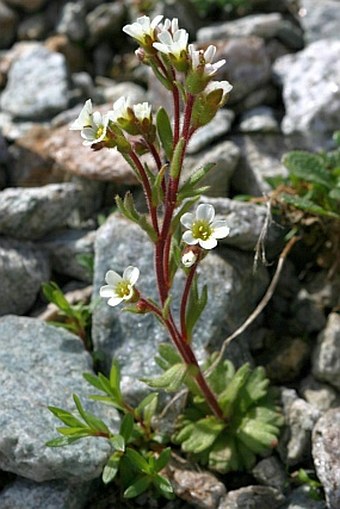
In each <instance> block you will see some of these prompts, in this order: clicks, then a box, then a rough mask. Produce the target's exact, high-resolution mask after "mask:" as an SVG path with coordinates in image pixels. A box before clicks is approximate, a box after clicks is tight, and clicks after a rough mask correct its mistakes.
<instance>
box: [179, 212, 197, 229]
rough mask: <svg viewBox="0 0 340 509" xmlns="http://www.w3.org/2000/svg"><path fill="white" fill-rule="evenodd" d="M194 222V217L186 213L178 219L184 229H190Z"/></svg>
mask: <svg viewBox="0 0 340 509" xmlns="http://www.w3.org/2000/svg"><path fill="white" fill-rule="evenodd" d="M194 220H195V218H194V215H193V214H192V213H191V212H186V213H185V214H183V216H181V218H180V221H181V224H182V225H183V226H184V227H185V228H191V226H192V223H193V222H194Z"/></svg>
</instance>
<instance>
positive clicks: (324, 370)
mask: <svg viewBox="0 0 340 509" xmlns="http://www.w3.org/2000/svg"><path fill="white" fill-rule="evenodd" d="M312 372H313V375H314V376H315V378H316V379H317V380H321V381H323V382H328V383H330V384H331V385H333V386H334V387H335V388H336V389H340V315H338V314H337V313H331V314H330V315H329V316H328V320H327V324H326V327H325V329H324V330H323V332H321V333H320V334H319V337H318V344H317V346H316V348H315V351H314V353H313V367H312Z"/></svg>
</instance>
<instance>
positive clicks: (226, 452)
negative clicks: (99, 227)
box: [48, 16, 281, 497]
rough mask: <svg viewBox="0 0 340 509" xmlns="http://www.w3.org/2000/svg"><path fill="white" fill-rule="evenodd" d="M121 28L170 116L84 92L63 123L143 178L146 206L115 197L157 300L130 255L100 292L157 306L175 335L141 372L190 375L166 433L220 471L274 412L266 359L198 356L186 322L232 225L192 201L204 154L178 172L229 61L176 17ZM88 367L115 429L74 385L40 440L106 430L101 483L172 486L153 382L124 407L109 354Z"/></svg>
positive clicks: (254, 443)
mask: <svg viewBox="0 0 340 509" xmlns="http://www.w3.org/2000/svg"><path fill="white" fill-rule="evenodd" d="M123 31H124V32H126V33H127V34H128V35H130V36H131V37H133V38H134V39H135V40H136V41H137V42H138V43H139V48H138V49H137V51H136V54H137V56H138V58H139V60H140V61H141V62H142V63H143V64H146V65H148V66H150V67H151V69H152V71H153V72H154V74H155V76H156V78H157V79H158V80H159V81H160V82H161V83H162V85H163V86H164V87H165V88H166V89H167V90H168V91H169V93H170V94H171V96H172V99H173V112H172V113H173V115H172V118H173V120H171V119H170V117H169V115H168V113H167V112H166V111H165V109H164V108H160V109H159V110H158V112H157V114H156V115H155V116H154V113H153V111H152V107H151V105H149V104H148V103H147V102H144V103H141V104H135V105H133V104H131V102H130V101H129V100H128V99H126V98H124V97H122V98H120V99H119V100H118V101H116V102H115V103H114V105H113V109H112V110H111V111H109V112H107V113H106V114H105V115H102V114H100V113H99V112H98V111H93V108H92V103H91V100H88V101H86V103H85V106H84V107H83V109H82V111H81V113H80V115H79V117H78V118H77V120H76V121H75V122H74V123H73V124H72V126H71V129H73V130H79V131H80V134H81V137H82V138H83V139H84V141H83V144H84V145H86V146H89V147H90V148H92V149H94V150H100V149H103V148H104V147H106V148H111V149H116V150H118V151H119V152H120V153H121V154H122V156H123V157H124V158H125V160H126V161H127V162H128V163H129V165H130V166H131V168H132V170H133V171H134V173H135V175H136V177H137V178H138V180H139V182H140V183H141V185H142V187H143V190H144V194H145V199H146V203H147V206H148V212H149V213H148V214H147V215H142V214H140V213H139V212H138V211H137V209H136V207H135V205H134V201H133V198H132V195H131V193H127V194H126V196H125V197H124V199H122V198H120V197H117V198H116V203H117V207H118V209H119V210H120V212H121V213H122V214H123V215H124V216H126V217H127V218H128V219H130V220H132V221H134V222H135V223H137V224H138V225H139V226H140V227H141V228H142V229H143V230H144V231H145V232H146V233H147V235H148V236H149V239H150V241H151V242H152V244H153V246H154V255H155V256H154V265H155V277H156V281H157V287H158V293H159V301H158V302H155V301H153V300H151V299H149V298H148V297H146V296H144V295H143V291H142V289H141V288H138V285H137V283H138V278H139V269H138V268H137V267H132V266H129V267H127V268H126V269H125V271H124V273H123V274H118V273H117V272H115V271H114V270H109V271H108V272H107V274H106V276H105V280H106V283H107V284H106V285H104V286H102V287H101V289H100V295H101V297H103V298H106V299H108V301H107V303H108V305H109V306H117V305H121V304H123V305H124V306H125V310H127V311H131V312H137V313H141V314H144V313H152V314H154V315H155V317H156V318H157V319H158V320H159V321H160V322H161V323H162V324H163V326H164V327H165V328H166V330H167V332H168V335H169V337H170V339H171V344H162V345H160V348H159V357H158V358H157V361H158V364H159V365H160V366H161V368H162V369H163V370H164V373H163V374H162V375H161V376H160V377H158V378H156V379H144V382H145V383H147V384H148V385H149V386H151V387H153V388H157V389H164V390H166V391H168V392H176V391H178V390H179V388H180V387H181V386H182V385H183V384H184V385H186V386H187V389H188V391H189V394H190V396H189V397H188V406H187V408H186V410H185V411H184V413H183V415H182V416H180V418H179V419H178V424H177V430H176V432H175V434H174V436H173V437H172V440H173V442H175V443H177V444H181V447H182V450H183V451H184V452H186V453H189V454H191V455H192V456H193V458H194V459H195V460H197V461H200V462H201V463H202V464H207V465H208V466H209V467H210V468H212V469H214V470H216V471H218V472H228V471H230V470H238V469H244V468H250V467H251V466H252V465H253V464H254V462H255V455H256V454H260V455H262V454H265V453H267V452H268V450H270V448H272V447H273V446H275V445H276V441H277V435H278V432H279V426H280V424H281V417H280V414H279V413H278V412H277V408H276V406H275V401H274V398H273V395H272V393H271V392H270V391H269V390H268V380H267V379H266V377H265V373H264V370H263V369H262V368H256V369H255V370H251V369H250V367H249V365H244V366H242V367H241V368H240V369H239V370H238V371H237V372H235V370H234V368H233V366H232V364H231V363H230V362H229V361H225V360H220V359H218V361H216V358H214V356H212V357H211V358H210V359H208V361H207V363H206V365H205V366H200V365H199V363H198V361H197V358H196V356H195V353H194V351H193V348H192V335H193V329H194V326H195V324H196V322H197V320H198V319H199V317H200V315H201V313H202V311H203V310H204V307H205V305H206V303H207V298H208V295H207V288H206V287H203V289H199V287H198V274H197V267H198V265H199V264H200V262H201V260H202V259H203V257H204V256H206V254H207V253H208V251H209V250H211V249H213V248H214V247H216V245H217V242H218V240H219V239H222V238H224V237H226V236H227V235H228V234H229V228H228V227H227V225H226V222H225V220H220V219H216V218H215V210H214V207H213V206H212V205H210V204H201V205H198V207H197V208H196V210H195V211H194V212H190V211H189V210H190V208H191V207H192V206H193V205H194V204H195V202H196V201H197V200H198V198H199V197H200V195H201V194H202V193H203V192H204V191H205V189H206V188H205V187H202V186H201V187H200V183H201V181H202V179H203V178H204V177H205V176H206V174H207V173H208V171H210V169H211V168H212V166H213V165H212V164H211V165H208V166H206V167H204V168H201V169H200V170H198V171H197V172H196V173H194V174H193V175H191V176H190V177H189V178H188V179H187V181H186V182H184V183H182V182H181V183H180V178H181V172H182V167H183V162H184V157H185V153H186V149H187V146H188V143H189V141H190V139H191V137H192V135H193V134H194V133H195V132H196V131H197V129H199V128H200V127H202V126H204V125H206V124H208V123H209V122H210V121H211V120H212V119H213V118H214V116H215V115H216V113H217V111H218V110H219V109H220V108H221V107H222V106H223V105H224V104H225V103H226V101H227V98H228V94H229V92H230V91H231V89H232V86H231V85H230V84H229V83H228V82H227V81H215V80H214V77H215V75H216V73H217V71H218V69H219V68H220V67H221V66H222V65H223V64H224V63H225V61H224V60H220V61H218V62H214V61H213V60H214V57H215V53H216V48H215V46H213V45H210V46H208V48H207V49H205V50H200V49H196V48H195V47H194V46H193V45H192V44H188V34H187V32H186V31H185V30H183V29H180V28H179V27H178V20H177V19H173V20H171V21H170V20H168V19H166V20H164V21H163V17H162V16H156V17H155V19H153V20H152V21H151V20H150V19H149V17H147V16H142V17H140V18H138V19H137V22H135V23H133V24H130V25H127V26H125V27H124V28H123ZM145 153H151V155H152V157H153V160H154V168H150V167H149V166H148V165H146V164H145V163H143V161H142V159H141V156H142V155H143V154H145ZM179 268H181V269H182V270H183V271H184V273H185V283H184V288H183V292H182V296H181V302H180V312H179V317H178V318H177V317H176V319H175V317H174V316H173V311H172V302H171V301H172V296H171V288H172V283H173V279H174V275H175V273H176V271H177V270H178V269H179ZM84 377H85V379H86V380H87V381H88V382H89V383H90V384H91V385H92V386H94V387H95V388H96V389H97V390H99V391H101V392H102V393H103V394H104V395H98V394H97V395H94V396H93V399H96V400H99V401H102V402H105V403H110V404H112V405H114V406H115V407H116V408H117V409H118V411H119V412H120V413H121V415H122V417H123V418H122V424H121V428H120V431H119V433H118V434H117V433H112V432H111V431H110V429H109V427H108V426H107V425H106V424H105V423H104V422H103V421H101V420H100V419H98V418H97V417H95V416H94V415H92V414H89V413H88V412H86V411H85V410H84V408H83V406H82V404H81V402H80V401H79V398H78V397H77V396H75V397H74V400H75V404H76V407H77V410H78V414H79V417H75V416H74V415H73V414H71V413H70V412H67V411H64V410H62V409H60V408H56V407H50V410H51V411H52V412H53V413H54V415H56V417H58V418H59V419H60V420H61V421H62V422H63V423H64V424H65V426H64V427H61V428H57V429H58V431H59V432H60V433H61V434H62V435H63V436H62V437H60V438H57V439H54V440H52V441H50V442H49V443H48V445H50V446H62V445H68V444H70V443H72V442H74V441H76V440H79V439H80V438H83V437H85V436H97V437H104V438H106V439H108V440H109V441H110V442H111V444H112V448H113V454H112V456H111V458H110V459H109V461H108V464H107V466H106V467H105V469H104V472H103V480H104V482H109V481H111V480H112V479H113V478H114V477H115V476H116V473H117V472H118V471H122V472H124V476H123V475H122V476H121V478H122V479H123V481H122V482H123V488H124V490H125V491H124V495H125V496H126V497H134V496H136V495H138V494H140V493H141V492H143V491H145V490H146V489H148V488H150V487H151V486H153V487H154V488H156V491H158V492H160V493H161V494H162V495H164V496H166V497H171V496H172V487H171V484H170V483H169V481H168V480H167V479H166V477H164V475H161V474H160V473H159V472H160V471H161V470H162V469H163V468H164V467H165V466H166V464H167V462H168V461H169V458H170V449H169V448H165V445H164V444H165V443H166V440H167V439H166V437H164V436H162V435H161V433H160V432H159V430H155V429H154V428H153V420H152V418H153V416H154V415H155V412H156V407H157V393H152V394H149V395H148V396H147V397H146V398H145V399H144V400H143V401H142V402H141V403H140V404H139V406H138V407H137V408H132V407H131V406H130V405H129V404H128V403H127V402H125V401H124V397H123V395H122V393H121V390H120V375H119V368H118V366H117V364H116V363H115V362H114V363H113V365H112V369H111V373H110V376H109V378H107V377H105V376H104V375H102V374H99V375H98V376H94V375H90V374H85V375H84ZM129 472H130V475H128V473H129ZM131 472H133V475H131Z"/></svg>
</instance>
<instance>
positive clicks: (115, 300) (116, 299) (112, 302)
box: [107, 295, 124, 307]
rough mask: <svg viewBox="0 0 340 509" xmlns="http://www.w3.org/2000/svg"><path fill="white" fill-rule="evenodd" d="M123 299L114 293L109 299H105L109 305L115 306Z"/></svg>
mask: <svg viewBox="0 0 340 509" xmlns="http://www.w3.org/2000/svg"><path fill="white" fill-rule="evenodd" d="M123 300H124V299H123V298H122V297H118V296H117V295H116V296H114V297H111V299H109V300H108V301H107V303H108V305H109V306H112V307H115V306H118V304H120V303H121V302H123Z"/></svg>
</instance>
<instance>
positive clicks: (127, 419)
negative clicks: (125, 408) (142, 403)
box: [119, 414, 134, 443]
mask: <svg viewBox="0 0 340 509" xmlns="http://www.w3.org/2000/svg"><path fill="white" fill-rule="evenodd" d="M133 425H134V420H133V417H132V415H131V414H125V415H124V417H123V419H122V422H121V424H120V430H119V433H120V434H121V435H122V437H124V440H125V443H128V441H129V440H130V437H131V435H132V431H133Z"/></svg>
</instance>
